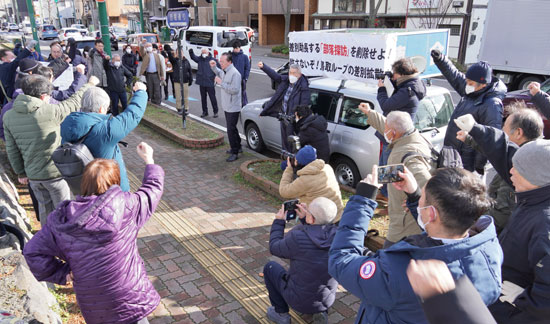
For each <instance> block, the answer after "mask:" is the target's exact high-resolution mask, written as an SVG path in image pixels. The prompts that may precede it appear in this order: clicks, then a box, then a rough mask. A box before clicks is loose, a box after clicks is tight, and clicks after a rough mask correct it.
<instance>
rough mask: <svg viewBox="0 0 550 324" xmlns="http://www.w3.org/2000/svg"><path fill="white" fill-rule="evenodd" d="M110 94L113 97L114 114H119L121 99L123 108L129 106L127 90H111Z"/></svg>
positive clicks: (112, 107)
mask: <svg viewBox="0 0 550 324" xmlns="http://www.w3.org/2000/svg"><path fill="white" fill-rule="evenodd" d="M109 96H110V97H111V113H112V114H113V116H116V115H118V114H119V112H118V101H119V100H120V104H121V105H122V110H124V109H126V107H128V97H127V95H126V92H116V91H111V92H110V93H109Z"/></svg>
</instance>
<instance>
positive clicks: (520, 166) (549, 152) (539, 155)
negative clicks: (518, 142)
mask: <svg viewBox="0 0 550 324" xmlns="http://www.w3.org/2000/svg"><path fill="white" fill-rule="evenodd" d="M548 161H550V140H544V139H538V140H535V141H532V142H529V143H526V144H524V145H523V146H521V147H520V148H519V150H517V151H516V154H514V156H513V157H512V163H513V164H514V169H516V171H517V172H518V173H519V174H520V175H521V176H522V177H524V178H525V180H527V181H529V182H530V183H531V184H532V185H535V186H537V187H544V186H546V185H549V184H550V172H549V171H550V170H548V169H546V168H545V167H544V166H545V165H547V164H546V163H548Z"/></svg>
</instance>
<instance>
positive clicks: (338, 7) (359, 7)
mask: <svg viewBox="0 0 550 324" xmlns="http://www.w3.org/2000/svg"><path fill="white" fill-rule="evenodd" d="M334 12H365V0H334Z"/></svg>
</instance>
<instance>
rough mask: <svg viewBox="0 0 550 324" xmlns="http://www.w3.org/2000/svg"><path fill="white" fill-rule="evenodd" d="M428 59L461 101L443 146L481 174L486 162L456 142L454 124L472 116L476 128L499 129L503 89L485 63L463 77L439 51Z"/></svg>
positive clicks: (472, 169) (472, 67)
mask: <svg viewBox="0 0 550 324" xmlns="http://www.w3.org/2000/svg"><path fill="white" fill-rule="evenodd" d="M431 55H432V58H433V61H434V63H435V65H436V66H437V67H438V68H439V70H440V71H441V73H443V76H445V78H446V79H447V81H448V82H449V83H450V84H451V86H452V87H453V88H454V89H455V91H456V92H457V93H458V94H459V95H460V96H461V97H462V98H461V99H460V102H459V103H458V105H456V107H455V110H454V111H453V114H452V116H451V121H450V122H449V126H448V127H447V132H446V133H445V139H444V141H443V145H445V146H451V147H453V148H455V149H456V150H457V151H458V152H459V153H460V157H461V158H462V164H463V166H464V168H465V169H466V170H469V171H477V172H478V173H479V174H483V172H484V171H483V169H484V167H485V163H486V162H487V160H486V159H485V158H484V156H483V155H482V154H481V153H476V151H475V150H474V149H473V148H471V147H469V146H468V145H466V144H464V143H462V142H461V141H459V140H458V139H457V138H456V133H457V132H458V131H459V128H458V127H457V125H456V124H455V123H454V120H455V119H456V118H458V117H460V116H463V115H466V114H471V115H472V116H473V117H474V119H475V120H476V122H477V123H478V124H481V125H487V126H493V127H496V128H502V112H503V107H502V99H503V98H504V96H505V95H506V90H507V89H506V86H505V85H504V83H502V81H500V80H499V79H498V78H496V77H493V76H492V72H493V70H492V68H491V66H490V65H489V63H487V62H485V61H480V62H477V63H475V64H473V65H472V66H470V68H468V70H467V71H466V74H464V73H462V72H460V71H458V70H457V69H456V67H455V66H454V65H453V63H452V62H451V61H450V60H449V59H448V58H447V57H446V56H445V55H443V54H442V53H441V52H440V51H439V50H432V52H431Z"/></svg>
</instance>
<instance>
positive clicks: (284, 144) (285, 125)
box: [280, 121, 294, 152]
mask: <svg viewBox="0 0 550 324" xmlns="http://www.w3.org/2000/svg"><path fill="white" fill-rule="evenodd" d="M280 123H281V148H282V149H283V150H285V151H288V152H290V149H291V147H290V145H288V137H289V136H290V135H294V128H293V127H292V125H291V124H290V123H289V122H287V121H281V122H280Z"/></svg>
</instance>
